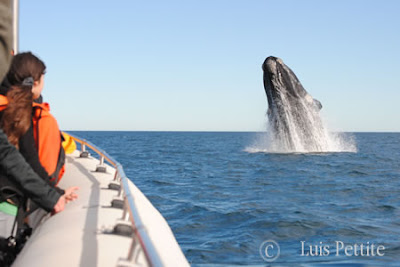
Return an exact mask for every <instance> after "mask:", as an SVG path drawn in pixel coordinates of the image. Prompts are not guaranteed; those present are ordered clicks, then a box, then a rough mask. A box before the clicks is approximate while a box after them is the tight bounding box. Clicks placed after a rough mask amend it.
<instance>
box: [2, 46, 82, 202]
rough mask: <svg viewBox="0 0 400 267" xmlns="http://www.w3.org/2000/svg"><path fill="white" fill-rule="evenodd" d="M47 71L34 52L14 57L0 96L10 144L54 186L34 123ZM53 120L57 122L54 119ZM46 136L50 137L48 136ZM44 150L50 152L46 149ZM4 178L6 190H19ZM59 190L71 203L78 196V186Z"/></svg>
mask: <svg viewBox="0 0 400 267" xmlns="http://www.w3.org/2000/svg"><path fill="white" fill-rule="evenodd" d="M44 70H45V66H44V64H43V62H41V61H40V60H39V59H38V58H37V57H35V56H34V55H33V54H32V53H22V54H18V55H16V56H14V58H13V60H12V63H11V67H10V70H9V72H8V74H7V78H6V79H5V81H4V82H3V85H2V88H1V89H0V93H1V94H3V95H0V107H1V108H0V110H1V112H0V126H1V128H2V130H3V131H4V133H5V134H6V135H7V137H8V141H9V142H10V143H11V144H13V145H14V146H15V147H17V148H18V149H19V151H20V153H21V154H22V155H23V157H24V158H25V160H26V161H27V162H28V163H29V165H30V166H31V167H32V169H33V170H34V171H35V172H36V173H37V174H38V175H39V176H40V177H41V178H42V179H43V180H44V181H46V183H48V184H49V185H50V184H51V177H50V176H49V175H48V173H47V171H46V169H45V168H44V167H43V166H42V164H41V162H40V159H39V155H38V151H37V149H36V147H35V145H36V142H35V139H34V133H33V121H32V112H33V108H32V106H33V105H34V103H33V100H34V99H35V98H37V97H39V96H40V92H41V90H42V89H43V78H44V76H43V75H44ZM4 94H5V95H6V96H4ZM53 120H54V121H55V119H54V118H53ZM55 124H56V122H55ZM57 129H58V126H57ZM53 132H54V131H53ZM40 134H41V135H42V133H40ZM43 135H44V136H48V135H46V134H45V133H43ZM44 151H45V152H46V149H44ZM2 176H3V177H2V179H0V185H2V187H3V188H4V187H6V188H8V186H10V184H11V187H12V186H14V187H15V183H13V182H10V181H8V180H7V179H4V176H5V175H2ZM0 178H1V177H0ZM56 190H57V191H58V194H59V195H63V197H64V198H65V200H66V201H67V202H68V201H72V200H74V199H76V198H77V194H76V193H75V191H76V190H77V187H71V188H69V189H67V190H66V191H64V190H62V189H60V188H56ZM3 202H4V201H3ZM11 202H12V201H11ZM38 204H40V203H38Z"/></svg>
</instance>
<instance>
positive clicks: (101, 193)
mask: <svg viewBox="0 0 400 267" xmlns="http://www.w3.org/2000/svg"><path fill="white" fill-rule="evenodd" d="M98 165H99V160H97V159H95V158H92V157H89V158H81V157H79V151H75V152H74V153H73V154H71V155H68V156H67V157H66V172H65V174H64V177H63V178H62V180H61V182H60V184H59V187H61V188H68V187H71V186H79V188H80V189H79V191H78V194H79V198H78V199H77V200H76V201H74V202H71V203H68V204H67V206H66V208H65V210H64V211H63V212H61V213H59V214H56V215H54V216H50V215H49V214H47V215H46V214H45V213H44V212H43V211H41V210H40V211H37V212H35V213H34V214H32V216H31V218H30V223H31V225H32V226H35V225H37V227H36V228H35V230H34V233H33V234H32V236H31V238H30V239H29V240H28V242H27V244H26V245H25V247H24V249H23V250H22V251H21V253H20V254H19V256H18V258H17V260H16V261H15V262H14V264H13V266H32V267H35V266H40V267H42V266H59V267H62V266H148V263H146V260H145V256H144V253H137V254H135V255H137V256H135V260H134V262H133V263H132V262H127V261H126V260H127V257H128V252H129V249H130V247H131V245H132V237H129V236H123V235H119V234H115V232H114V231H113V230H114V227H115V225H116V224H117V222H120V221H121V219H122V216H123V210H122V209H120V208H114V207H112V206H111V202H112V200H113V199H114V198H115V197H117V196H118V191H117V190H112V189H109V183H110V182H111V181H112V180H113V179H114V175H115V169H114V168H112V167H111V166H109V165H107V171H106V172H105V173H101V172H96V171H95V170H96V167H97V166H98ZM129 188H130V191H131V193H132V195H133V199H134V201H135V206H136V208H137V212H138V214H140V218H141V220H142V223H143V224H144V225H136V227H137V228H140V227H145V229H146V231H147V233H148V235H149V237H150V239H152V241H153V244H154V248H155V250H156V252H157V253H158V255H159V258H160V259H161V260H162V261H161V263H160V262H159V263H158V264H155V265H161V266H189V264H188V263H187V261H186V258H185V256H184V255H183V253H182V251H181V250H180V248H179V245H178V244H177V242H176V240H175V237H174V236H173V233H172V231H171V229H170V228H169V226H168V224H167V223H166V221H165V219H164V218H163V217H162V215H161V214H160V213H159V212H158V211H157V210H156V209H155V208H154V207H153V206H152V204H151V203H150V202H149V201H148V199H147V198H146V197H145V196H144V195H143V194H142V193H141V192H140V190H139V189H138V188H137V187H136V186H135V185H134V184H133V183H131V182H130V184H129ZM124 222H125V221H124ZM145 249H146V248H145ZM139 250H140V249H139ZM135 253H136V252H135Z"/></svg>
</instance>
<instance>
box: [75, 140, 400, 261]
mask: <svg viewBox="0 0 400 267" xmlns="http://www.w3.org/2000/svg"><path fill="white" fill-rule="evenodd" d="M71 133H73V134H75V135H77V136H79V137H82V138H85V139H87V140H89V141H91V142H92V143H94V144H96V145H97V146H99V147H101V148H103V149H104V150H106V151H107V152H108V153H109V154H110V155H111V156H113V157H114V158H115V159H116V160H118V161H119V162H120V163H121V164H122V165H123V166H124V169H125V172H126V174H127V176H128V177H129V178H130V179H131V180H132V181H133V182H134V183H135V184H136V185H137V186H138V187H139V188H140V189H141V190H142V192H143V193H144V194H145V195H146V196H147V197H148V198H149V199H150V201H151V202H152V203H153V205H154V206H155V207H156V208H157V209H158V210H159V211H160V212H161V213H162V214H163V216H164V217H165V218H166V220H167V221H168V223H169V225H170V227H171V229H172V230H173V232H174V234H175V236H176V239H177V241H178V243H179V244H180V246H181V248H182V251H183V252H184V254H185V256H186V257H187V259H188V261H189V263H190V264H191V265H192V266H214V265H218V266H232V265H248V266H266V265H268V264H272V265H278V266H300V265H301V266H320V265H321V264H332V265H335V264H347V266H376V265H385V266H387V265H392V266H399V264H400V133H354V134H351V135H350V136H351V138H353V140H354V142H355V144H356V146H357V149H356V150H355V151H356V152H335V153H314V154H302V153H286V154H279V153H268V152H266V151H263V149H262V146H263V143H262V142H260V140H262V139H263V136H264V135H265V134H264V133H224V132H218V133H213V132H71ZM349 138H350V137H349ZM257 144H259V146H260V147H259V149H254V148H255V147H257ZM249 148H251V149H249ZM266 240H273V241H275V242H276V243H278V244H279V247H280V251H279V257H278V258H277V259H276V260H275V261H274V262H272V263H269V262H267V261H265V260H264V259H263V256H264V257H265V256H266V255H265V253H266V247H265V243H263V242H264V241H266ZM337 242H338V243H337ZM340 242H342V243H340ZM302 244H304V245H303V246H304V249H302ZM341 244H343V246H347V247H348V249H347V252H348V255H346V254H345V251H344V247H343V248H341V247H340V245H341ZM361 244H362V245H363V256H361V255H360V254H361V251H360V247H361ZM337 245H338V246H339V247H338V248H337V247H336V246H337ZM372 245H373V246H374V248H373V247H372ZM310 246H311V248H310ZM378 246H383V247H384V250H382V249H381V250H380V252H381V254H382V253H384V255H383V256H378V255H376V256H372V255H371V254H372V251H373V250H374V251H375V254H376V248H377V247H378ZM367 247H368V249H369V250H368V255H369V256H366V254H367ZM260 248H261V249H260ZM274 249H275V248H274ZM357 249H358V254H359V255H358V256H354V254H352V253H353V251H354V250H357ZM327 251H328V252H329V253H327ZM267 253H269V254H274V255H275V254H277V253H278V252H277V251H274V250H272V247H271V250H268V251H267ZM307 254H308V256H307ZM327 254H328V255H327ZM311 255H314V256H311ZM267 259H268V258H267ZM322 266H326V265H322Z"/></svg>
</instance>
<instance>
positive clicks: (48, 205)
mask: <svg viewBox="0 0 400 267" xmlns="http://www.w3.org/2000/svg"><path fill="white" fill-rule="evenodd" d="M5 184H6V185H15V186H16V187H17V188H18V189H20V190H21V191H22V192H23V193H24V194H25V196H27V197H29V198H30V199H32V200H33V201H34V202H35V203H36V204H37V205H39V206H40V207H41V208H43V209H45V210H47V211H51V210H53V208H54V206H55V204H56V203H57V201H58V199H59V198H60V197H61V193H59V192H57V190H56V189H55V188H54V187H52V186H50V185H48V184H47V183H46V182H45V181H44V180H43V179H41V178H40V177H39V176H38V175H37V174H36V173H35V172H34V171H33V170H32V168H31V167H30V166H29V164H27V162H26V161H25V159H24V158H23V156H22V155H21V154H20V153H19V151H18V150H17V149H16V148H15V147H14V146H13V145H11V144H10V143H9V142H8V139H7V136H6V135H5V134H4V132H3V131H2V130H1V129H0V186H1V185H5Z"/></svg>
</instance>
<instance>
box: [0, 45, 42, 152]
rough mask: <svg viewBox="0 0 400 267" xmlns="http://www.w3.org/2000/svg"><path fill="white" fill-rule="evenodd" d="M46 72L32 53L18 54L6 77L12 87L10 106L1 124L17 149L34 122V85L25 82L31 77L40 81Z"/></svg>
mask: <svg viewBox="0 0 400 267" xmlns="http://www.w3.org/2000/svg"><path fill="white" fill-rule="evenodd" d="M45 70H46V65H45V64H44V63H43V61H41V60H40V59H39V58H38V57H36V56H35V55H33V54H32V53H31V52H26V53H21V54H17V55H15V56H14V57H13V59H12V62H11V66H10V69H9V71H8V73H7V76H6V77H7V80H8V82H9V83H10V85H11V87H10V90H8V92H7V99H8V105H7V108H6V109H5V110H4V112H3V116H2V117H1V122H0V124H1V128H2V129H3V131H4V133H5V134H6V135H7V137H8V140H9V142H10V143H11V144H13V145H15V146H16V147H18V141H19V139H20V137H21V136H22V135H24V134H25V133H26V131H27V130H28V129H29V127H30V125H31V121H32V101H33V93H32V85H30V84H29V83H28V84H26V83H25V82H24V81H26V79H28V80H29V77H32V78H33V79H32V80H34V81H38V80H39V79H40V77H41V76H42V75H43V74H44V73H45ZM32 82H33V81H32Z"/></svg>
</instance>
